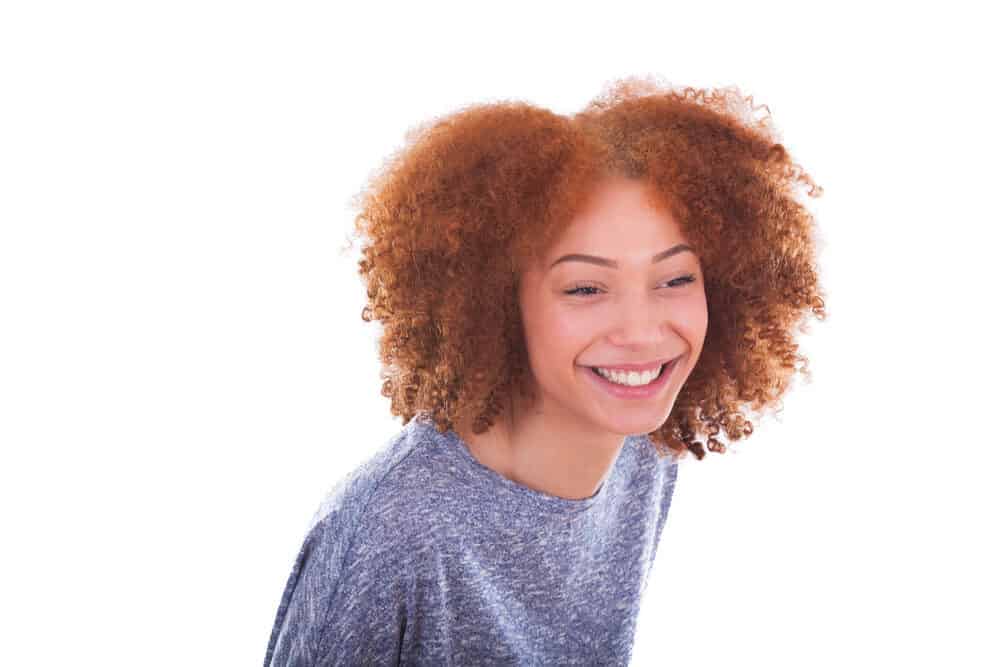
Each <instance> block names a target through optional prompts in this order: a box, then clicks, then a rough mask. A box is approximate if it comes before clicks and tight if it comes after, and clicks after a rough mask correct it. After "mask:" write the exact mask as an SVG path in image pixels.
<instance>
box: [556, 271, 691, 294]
mask: <svg viewBox="0 0 1000 667" xmlns="http://www.w3.org/2000/svg"><path fill="white" fill-rule="evenodd" d="M677 280H683V281H684V283H683V285H687V284H690V283H693V282H694V281H695V279H694V274H690V273H689V274H688V275H686V276H681V277H679V278H674V279H673V280H668V281H667V282H666V284H667V285H669V284H670V283H672V282H675V281H677ZM683 285H682V286H683ZM587 289H600V287H594V286H593V285H580V286H579V287H574V288H573V289H571V290H566V291H564V292H563V294H568V295H570V296H582V297H590V296H595V295H594V294H579V292H580V291H581V290H587Z"/></svg>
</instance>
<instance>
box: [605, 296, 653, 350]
mask: <svg viewBox="0 0 1000 667" xmlns="http://www.w3.org/2000/svg"><path fill="white" fill-rule="evenodd" d="M610 317H613V318H615V319H614V321H613V322H611V324H612V325H613V326H612V331H611V333H610V335H609V340H610V342H612V343H614V344H615V345H617V346H619V347H631V348H635V349H636V350H650V349H653V350H656V349H659V348H660V347H661V344H662V342H663V339H664V337H665V331H666V328H667V317H666V316H665V314H664V310H663V304H662V303H659V304H657V303H650V300H649V299H647V298H646V297H644V296H634V297H629V298H627V299H623V300H622V302H621V303H620V304H619V306H618V308H616V309H615V311H614V312H613V313H612V314H611V315H610Z"/></svg>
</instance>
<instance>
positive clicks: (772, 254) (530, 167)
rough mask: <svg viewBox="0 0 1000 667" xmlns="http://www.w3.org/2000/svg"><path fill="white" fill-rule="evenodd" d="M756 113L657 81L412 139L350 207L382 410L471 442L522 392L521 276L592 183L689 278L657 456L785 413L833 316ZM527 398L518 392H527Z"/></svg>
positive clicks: (502, 108)
mask: <svg viewBox="0 0 1000 667" xmlns="http://www.w3.org/2000/svg"><path fill="white" fill-rule="evenodd" d="M760 108H764V109H767V107H766V106H763V107H755V106H754V105H753V98H752V96H750V97H746V98H744V97H743V96H742V94H741V93H740V91H739V89H738V88H736V87H728V88H722V89H709V90H704V89H695V88H690V87H685V88H683V89H676V88H673V87H672V86H670V85H669V84H661V83H659V82H658V81H656V80H655V79H653V78H646V79H640V78H637V77H629V78H625V79H620V80H618V81H615V82H612V83H611V84H609V85H607V86H606V87H605V89H604V90H603V91H602V93H601V94H600V95H598V96H597V97H596V98H595V99H594V100H593V101H591V102H590V103H589V104H587V105H586V107H585V108H584V109H583V110H582V111H580V112H579V113H577V114H575V115H572V116H563V115H559V114H556V113H553V112H551V111H549V110H546V109H542V108H539V107H537V106H534V105H531V104H529V103H526V102H522V101H500V102H494V103H489V104H475V105H471V106H467V107H464V108H462V109H459V110H458V111H456V112H454V113H452V114H449V115H447V116H444V117H440V118H436V119H433V120H431V121H428V122H425V123H423V124H420V125H417V126H415V127H414V128H413V129H411V130H410V131H409V132H408V133H407V135H406V141H405V145H404V147H403V148H402V149H400V150H398V151H397V152H396V153H394V154H393V155H392V156H390V158H388V159H387V160H386V161H385V163H384V164H383V165H382V167H381V169H379V170H377V171H376V172H375V173H374V175H373V176H372V177H371V178H370V180H369V182H368V183H367V185H366V186H365V188H364V189H362V190H361V191H360V192H359V193H358V194H357V195H355V197H354V199H353V200H352V202H353V203H354V205H355V207H356V208H357V209H359V212H358V213H357V215H356V217H355V219H354V223H355V226H354V231H355V232H356V233H357V234H359V235H360V236H361V237H362V238H364V239H365V241H366V243H365V245H364V247H363V248H362V257H361V259H360V260H359V262H358V266H359V273H360V275H361V277H362V280H363V281H364V283H365V285H366V287H367V295H368V301H367V304H366V305H365V307H364V309H363V310H362V314H361V317H362V319H363V320H365V321H366V322H368V321H372V320H373V319H374V320H378V321H380V322H381V323H382V332H381V336H380V339H379V358H380V360H381V363H382V372H381V375H380V377H381V378H382V379H383V385H382V394H383V395H384V396H386V397H388V398H390V399H391V407H390V411H391V413H392V414H393V415H397V416H402V417H403V420H404V423H406V422H409V421H410V420H411V419H413V418H414V417H416V416H422V417H426V418H428V419H430V420H431V421H433V423H434V424H435V425H436V427H437V429H438V430H439V431H441V432H444V431H445V430H447V429H450V428H454V426H455V425H456V424H466V423H471V424H472V428H473V431H474V432H475V433H482V432H483V431H485V430H487V429H488V428H489V427H490V426H491V425H492V424H493V423H494V419H495V418H496V417H497V416H498V415H499V414H500V413H501V412H502V405H504V404H505V400H506V399H507V398H509V397H510V395H511V392H513V391H515V390H518V389H519V388H520V389H523V388H524V387H527V386H528V385H527V383H525V382H524V380H525V378H526V377H528V376H530V367H529V364H528V355H527V349H526V347H525V344H524V340H523V338H522V331H523V330H522V326H521V318H520V310H519V306H518V303H517V284H518V276H519V274H520V272H521V270H522V267H524V266H526V262H530V261H534V259H535V258H537V257H539V256H541V255H542V254H544V252H545V250H546V249H547V248H549V247H550V244H551V243H552V242H553V241H554V240H555V239H556V236H557V235H558V233H559V232H560V230H562V229H564V228H565V227H566V225H567V224H568V223H569V221H570V220H571V219H572V218H573V217H574V215H575V214H576V212H577V211H578V210H579V208H580V205H581V204H582V203H583V202H584V201H585V199H586V198H587V193H588V192H589V191H591V190H592V189H593V187H594V185H595V183H596V182H597V181H598V180H599V179H601V178H603V177H605V176H609V175H622V176H626V177H629V178H641V179H644V180H645V181H647V182H648V183H649V184H650V185H652V186H653V187H652V191H651V193H652V196H653V197H654V198H655V200H656V202H657V203H658V204H660V205H663V206H667V207H669V211H670V212H671V213H672V215H673V216H674V218H675V219H676V220H677V221H678V224H679V225H680V226H681V228H682V229H683V231H684V233H685V235H686V236H687V238H688V241H689V243H690V245H691V246H692V247H693V248H694V250H695V252H696V253H697V255H698V257H699V258H700V260H701V264H702V267H703V272H704V276H705V292H706V298H707V302H708V314H709V326H708V331H707V333H706V339H705V343H704V346H703V349H702V353H701V356H700V357H699V360H698V363H697V364H696V365H695V368H694V369H693V370H692V372H691V375H690V376H689V377H688V379H687V381H686V382H685V384H684V386H683V387H682V389H681V391H680V393H679V395H678V397H677V400H676V401H675V404H674V407H673V410H672V412H671V414H670V416H669V418H668V419H667V420H666V421H665V422H664V423H663V424H662V425H661V426H660V427H659V428H658V429H657V430H656V431H655V432H653V433H650V434H649V436H650V440H651V442H653V443H654V445H655V446H656V450H657V452H658V453H659V454H660V455H661V456H665V455H667V453H668V450H672V451H673V452H674V454H675V455H677V456H683V455H685V453H686V451H691V452H693V453H694V455H695V456H696V457H697V458H698V459H699V460H701V459H702V458H703V457H704V456H705V445H704V444H703V443H702V442H700V441H699V440H697V439H696V438H697V437H699V436H702V437H707V446H708V449H709V450H712V451H715V452H719V453H723V452H725V451H726V447H725V445H723V444H722V443H721V442H720V441H719V439H718V438H717V436H718V435H719V433H720V431H725V434H726V436H727V438H728V440H729V441H736V440H740V439H742V438H745V437H746V436H749V435H750V434H751V433H752V432H753V425H752V424H751V423H750V421H749V420H748V419H747V417H746V415H745V414H744V411H745V410H756V411H762V410H764V409H765V408H774V407H776V406H777V405H779V404H780V402H781V398H782V396H783V395H784V394H785V393H786V391H787V389H788V388H789V384H790V381H791V379H792V377H793V375H794V374H795V372H796V371H799V372H801V373H802V374H803V375H805V376H806V378H807V379H810V378H809V370H808V360H807V359H806V358H805V357H804V356H803V355H801V354H799V352H798V345H797V344H796V342H795V340H794V333H795V330H796V329H798V330H800V331H803V332H806V331H807V330H808V327H807V324H806V323H805V322H804V321H803V320H804V318H805V317H806V316H807V315H809V314H810V313H811V314H812V315H814V316H815V317H816V318H818V319H820V320H823V319H825V318H826V311H825V309H824V299H823V298H822V295H823V292H822V290H821V289H820V287H819V285H818V277H817V269H816V257H815V255H816V241H815V239H814V229H813V227H814V220H813V217H812V215H811V214H810V212H809V211H808V210H807V209H806V207H805V206H804V205H803V204H802V203H801V202H800V201H799V197H798V194H799V192H798V185H799V184H805V185H807V186H809V190H808V195H809V196H811V197H818V196H820V195H821V194H822V188H820V187H818V186H817V185H815V183H813V181H812V179H811V178H810V177H809V176H808V175H807V174H806V173H805V172H804V171H803V170H802V168H801V167H800V166H799V165H797V164H796V163H794V162H793V161H792V159H791V158H790V156H789V153H788V151H787V150H786V149H785V147H784V146H783V145H782V144H781V143H780V137H779V135H778V132H777V130H775V128H774V127H773V125H772V124H771V120H770V110H769V109H767V114H766V115H765V116H764V117H763V118H760V119H758V118H756V117H755V115H754V114H755V112H756V111H757V110H758V109H760ZM529 391H530V390H529Z"/></svg>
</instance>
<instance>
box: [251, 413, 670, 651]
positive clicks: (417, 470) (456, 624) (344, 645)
mask: <svg viewBox="0 0 1000 667" xmlns="http://www.w3.org/2000/svg"><path fill="white" fill-rule="evenodd" d="M676 478H677V460H676V458H675V457H673V456H672V455H669V456H667V457H664V458H658V457H657V454H656V452H655V451H654V449H653V444H652V443H651V442H649V440H648V438H647V437H646V436H629V437H627V438H626V439H625V443H624V445H623V446H622V449H621V451H620V453H619V455H618V457H617V459H616V461H615V464H614V467H613V468H612V470H611V472H610V474H609V475H608V476H607V477H606V478H605V481H604V483H603V484H602V485H601V487H600V489H599V490H598V491H597V492H596V493H595V494H594V495H593V496H591V497H589V498H585V499H582V500H571V499H567V498H560V497H557V496H553V495H549V494H547V493H543V492H540V491H536V490H534V489H531V488H529V487H526V486H523V485H521V484H518V483H517V482H514V481H513V480H510V479H507V478H506V477H504V476H503V475H501V474H499V473H497V472H496V471H494V470H493V469H491V468H488V467H486V466H484V465H482V464H481V463H479V461H478V460H477V459H475V458H474V457H473V456H472V454H471V453H470V451H469V450H468V449H467V445H466V443H465V442H464V441H463V440H461V439H460V438H459V437H458V435H457V434H456V433H455V432H454V431H452V430H449V431H447V432H446V433H444V434H442V433H438V431H437V430H436V429H435V428H434V425H433V424H432V423H431V422H429V421H426V420H425V419H424V418H423V417H420V416H418V417H417V418H415V419H413V420H411V421H410V422H408V423H407V424H406V425H405V426H404V427H403V428H402V430H401V432H400V433H398V434H397V435H395V436H393V437H392V438H391V439H390V440H389V441H388V443H387V444H385V445H384V446H383V447H382V448H380V449H379V450H378V451H377V453H375V454H374V455H373V456H372V457H371V458H369V459H367V460H366V461H365V462H364V463H363V464H362V465H361V466H359V467H358V468H357V469H355V470H354V471H353V472H351V473H350V474H348V475H346V476H345V477H344V478H342V479H341V480H340V481H339V482H338V483H337V484H336V486H335V487H334V488H333V490H332V491H331V492H330V494H329V496H328V497H327V498H326V500H325V501H324V502H323V503H322V505H321V507H320V509H319V511H318V512H317V513H316V516H315V518H314V519H313V522H312V526H311V528H310V529H309V530H308V531H307V534H306V537H305V541H304V543H303V545H302V548H301V550H300V551H299V554H298V557H297V558H296V560H295V564H294V566H293V568H292V573H291V576H290V577H289V578H288V582H287V584H286V586H285V590H284V594H283V595H282V598H281V602H280V605H279V607H278V614H277V618H276V620H275V623H274V628H273V630H272V632H271V639H270V642H269V643H268V647H267V656H266V658H265V660H264V664H265V667H268V666H275V665H282V666H286V665H300V666H305V665H308V666H310V667H311V666H314V665H541V664H546V665H550V664H560V665H627V664H628V663H629V660H630V657H631V654H632V644H633V640H634V636H635V624H636V617H637V615H638V612H639V603H640V598H641V596H642V593H643V591H644V590H645V587H646V582H647V581H648V578H649V571H650V568H651V566H652V564H653V560H654V558H655V556H656V549H657V545H658V543H659V539H660V534H661V532H662V530H663V525H664V522H665V520H666V518H667V511H668V509H669V507H670V499H671V496H672V495H673V489H674V482H675V480H676Z"/></svg>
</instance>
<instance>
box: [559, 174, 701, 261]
mask: <svg viewBox="0 0 1000 667" xmlns="http://www.w3.org/2000/svg"><path fill="white" fill-rule="evenodd" d="M685 242H686V239H685V238H684V234H683V230H682V229H681V227H680V225H679V224H678V223H677V221H676V220H675V219H674V217H673V215H672V214H671V213H670V211H669V209H668V208H667V207H666V206H664V205H661V204H660V203H659V200H658V198H657V197H656V193H655V192H654V191H653V190H652V188H651V187H650V186H649V185H648V184H647V183H646V182H645V181H641V180H638V179H629V178H624V177H615V178H609V179H606V180H604V181H602V182H600V183H599V184H598V186H597V187H596V188H595V189H594V191H593V192H592V194H591V196H590V198H589V199H588V200H587V201H586V202H584V204H583V205H582V206H581V208H580V209H579V211H578V212H577V214H576V215H575V216H574V217H573V218H572V219H571V220H570V221H569V223H568V224H567V226H566V228H565V229H563V230H562V231H561V232H560V233H559V235H558V236H557V238H556V240H555V242H554V243H553V245H552V247H551V248H550V249H549V252H548V253H547V256H546V260H548V262H549V263H551V262H552V261H554V260H555V259H556V258H557V257H559V256H561V255H562V254H565V253H568V252H591V253H593V254H599V255H601V256H603V257H609V258H612V259H620V260H623V261H625V262H629V261H633V260H642V261H645V262H648V261H649V257H650V255H651V254H652V253H654V252H659V251H660V250H663V249H664V248H667V247H670V246H673V245H675V244H677V243H685Z"/></svg>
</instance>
